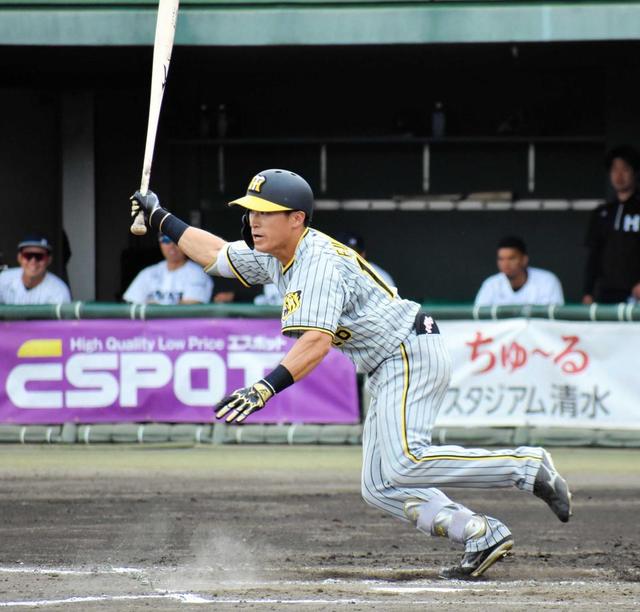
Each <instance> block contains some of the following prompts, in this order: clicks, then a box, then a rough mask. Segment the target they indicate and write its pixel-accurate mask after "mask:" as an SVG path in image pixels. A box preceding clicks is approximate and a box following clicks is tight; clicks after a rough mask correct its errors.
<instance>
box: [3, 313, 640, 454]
mask: <svg viewBox="0 0 640 612" xmlns="http://www.w3.org/2000/svg"><path fill="white" fill-rule="evenodd" d="M423 308H424V309H425V310H426V311H427V312H429V314H431V316H433V317H434V318H435V319H436V320H438V319H440V320H499V319H509V318H538V319H551V320H558V321H583V322H585V321H594V322H595V321H605V322H606V321H610V322H611V321H617V322H629V323H631V324H633V322H637V321H640V305H638V304H617V305H601V304H593V305H591V306H583V305H577V304H576V305H565V306H498V307H479V308H478V307H474V306H472V305H468V304H424V305H423ZM279 316H280V308H278V307H272V306H255V305H252V304H206V305H188V306H160V305H146V306H140V305H129V304H115V303H93V302H72V303H70V304H58V305H53V304H52V305H38V306H10V305H0V328H1V327H2V326H3V325H5V324H6V323H10V322H11V321H26V320H66V321H69V320H77V321H81V320H96V319H134V320H147V319H149V320H152V319H163V318H278V317H279ZM1 336H2V333H0V341H1ZM361 432H362V426H361V424H358V425H311V424H295V425H288V424H283V425H257V424H253V425H244V426H241V427H237V426H226V425H225V424H223V423H191V424H189V423H179V424H172V423H114V424H92V423H65V424H61V425H16V424H2V423H0V442H9V443H30V442H33V443H56V442H62V443H81V444H92V443H100V442H123V443H174V444H185V443H188V444H193V443H203V444H234V443H235V444H238V443H253V444H260V443H261V444H358V443H360V441H361ZM434 442H436V443H440V444H444V443H447V444H475V445H486V446H491V445H497V446H512V445H524V444H527V445H538V444H545V445H561V446H610V447H640V432H638V431H637V430H633V429H608V428H602V429H600V428H592V429H585V428H571V427H562V428H554V427H533V426H523V427H464V426H460V427H446V428H443V427H436V428H435V430H434Z"/></svg>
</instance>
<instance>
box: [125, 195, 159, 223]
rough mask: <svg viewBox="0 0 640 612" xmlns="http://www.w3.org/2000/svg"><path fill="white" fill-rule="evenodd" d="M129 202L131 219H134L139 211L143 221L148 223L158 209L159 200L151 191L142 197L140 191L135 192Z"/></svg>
mask: <svg viewBox="0 0 640 612" xmlns="http://www.w3.org/2000/svg"><path fill="white" fill-rule="evenodd" d="M129 200H130V201H131V217H132V218H134V217H135V216H136V215H137V214H138V213H139V212H140V211H141V210H142V211H143V212H144V220H145V221H146V222H147V223H149V219H150V218H151V215H152V214H153V213H154V211H156V210H158V209H159V208H160V200H158V196H157V195H156V194H155V193H153V191H147V193H146V194H145V195H142V194H141V193H140V191H136V192H135V193H134V194H133V195H132V196H131V197H130V198H129Z"/></svg>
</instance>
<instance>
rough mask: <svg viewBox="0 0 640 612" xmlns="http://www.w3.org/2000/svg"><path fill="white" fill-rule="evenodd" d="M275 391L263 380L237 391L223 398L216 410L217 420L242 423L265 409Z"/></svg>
mask: <svg viewBox="0 0 640 612" xmlns="http://www.w3.org/2000/svg"><path fill="white" fill-rule="evenodd" d="M273 395H274V392H273V390H272V389H271V388H270V387H269V386H268V385H267V384H265V383H264V382H263V381H262V380H260V381H258V382H257V383H254V384H253V385H251V386H250V387H244V388H243V389H236V390H235V391H234V392H233V393H232V394H231V395H227V397H225V398H223V399H222V400H220V401H219V402H218V404H217V405H216V407H215V408H214V412H215V413H216V418H217V419H221V418H223V417H225V416H226V417H227V418H226V419H225V422H227V423H233V422H234V421H235V422H236V423H242V421H244V420H245V419H246V418H247V417H248V416H249V415H250V414H252V413H253V412H255V411H256V410H260V409H261V408H264V405H265V404H266V403H267V402H268V401H269V400H270V399H271V398H272V397H273Z"/></svg>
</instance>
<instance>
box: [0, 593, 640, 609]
mask: <svg viewBox="0 0 640 612" xmlns="http://www.w3.org/2000/svg"><path fill="white" fill-rule="evenodd" d="M162 599H165V600H166V599H168V600H172V601H177V602H179V603H183V604H212V603H215V604H217V605H232V606H233V605H240V604H255V605H259V604H266V605H274V604H278V605H287V606H301V605H309V606H327V605H348V606H351V605H382V604H384V605H386V606H395V605H402V606H404V607H406V606H408V605H411V606H425V605H433V603H434V602H433V600H428V599H425V600H410V601H406V600H404V601H397V602H392V601H389V600H388V599H364V598H362V599H361V598H340V599H280V598H273V597H269V598H256V599H251V598H242V599H240V598H235V599H230V598H222V597H213V598H211V597H202V596H201V595H197V594H195V593H162V594H143V595H95V596H86V597H68V598H65V599H31V600H22V601H6V602H0V608H6V607H30V606H31V607H32V606H59V605H67V604H78V603H79V604H82V603H93V602H102V601H106V602H116V601H136V600H137V601H140V600H162ZM446 603H447V604H449V605H451V604H454V605H458V606H473V607H477V606H478V602H477V601H469V600H467V599H464V600H451V599H448V600H447V601H446ZM508 603H509V605H510V606H513V607H515V606H543V605H544V606H549V605H553V606H563V607H568V606H571V607H574V606H575V605H576V603H579V602H576V601H552V600H549V599H542V600H522V601H515V600H513V599H509V602H508ZM639 603H640V601H634V602H629V601H624V602H607V605H609V606H611V605H613V606H617V605H623V606H629V605H633V606H636V605H638V604H639ZM482 604H483V606H487V605H496V606H500V605H504V604H505V601H504V599H496V600H490V601H489V600H486V599H483V600H482Z"/></svg>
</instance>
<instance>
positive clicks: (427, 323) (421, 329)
mask: <svg viewBox="0 0 640 612" xmlns="http://www.w3.org/2000/svg"><path fill="white" fill-rule="evenodd" d="M413 330H414V331H415V332H416V334H417V335H418V336H421V335H422V334H439V333H440V330H439V329H438V324H437V323H436V322H435V320H434V319H433V317H430V316H429V315H428V314H427V313H426V312H424V310H418V314H417V315H416V319H415V321H414V322H413Z"/></svg>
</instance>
